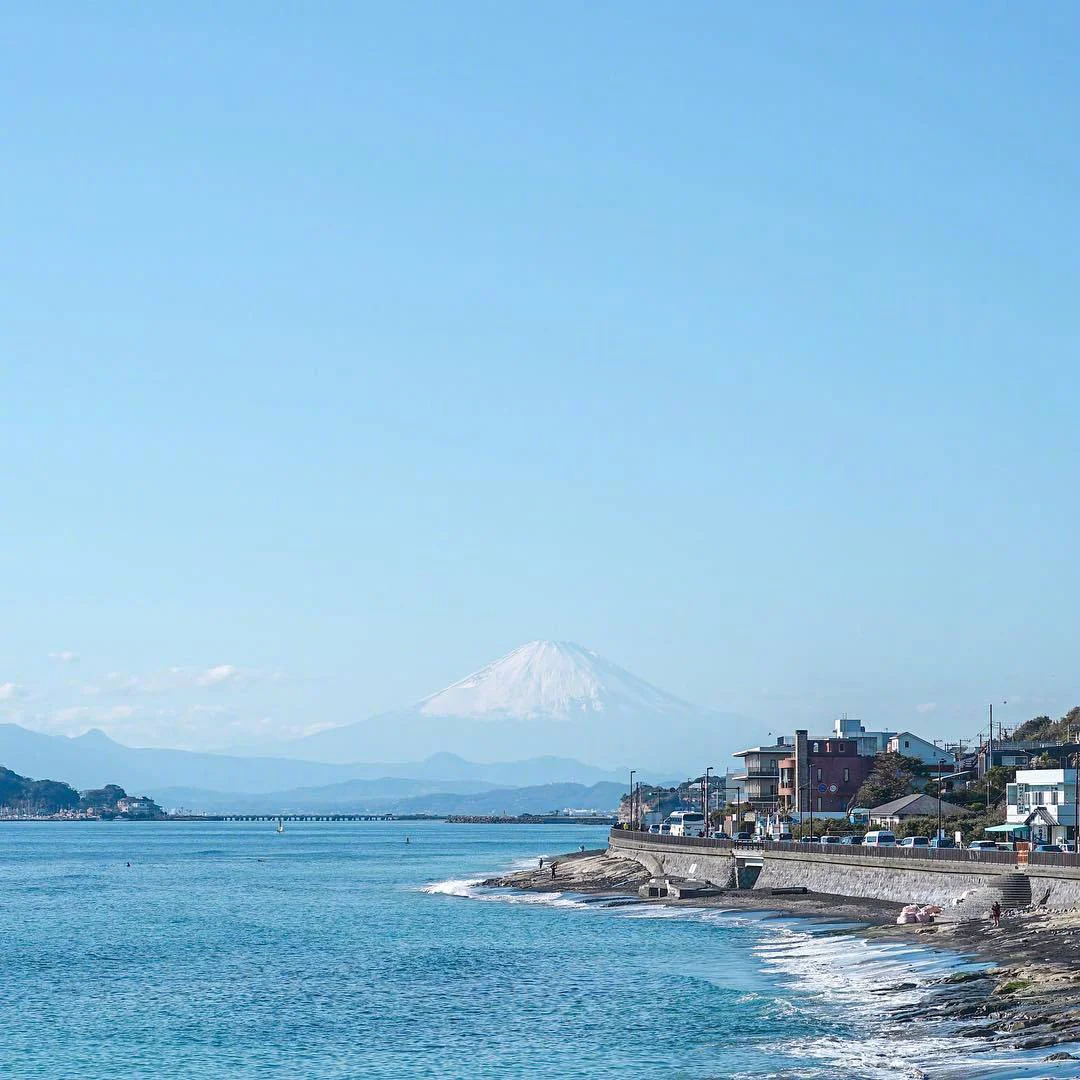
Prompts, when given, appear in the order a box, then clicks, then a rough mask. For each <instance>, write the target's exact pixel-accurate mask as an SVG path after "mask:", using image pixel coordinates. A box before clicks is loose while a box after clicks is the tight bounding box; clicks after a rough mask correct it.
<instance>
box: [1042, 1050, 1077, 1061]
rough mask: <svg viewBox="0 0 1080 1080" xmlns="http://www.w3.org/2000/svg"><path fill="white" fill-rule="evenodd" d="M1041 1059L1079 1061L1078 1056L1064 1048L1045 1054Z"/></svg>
mask: <svg viewBox="0 0 1080 1080" xmlns="http://www.w3.org/2000/svg"><path fill="white" fill-rule="evenodd" d="M1043 1061H1080V1058H1078V1057H1077V1056H1076V1055H1075V1054H1070V1053H1069V1052H1068V1051H1066V1050H1059V1051H1058V1052H1057V1053H1056V1054H1047V1056H1046V1057H1044V1058H1043Z"/></svg>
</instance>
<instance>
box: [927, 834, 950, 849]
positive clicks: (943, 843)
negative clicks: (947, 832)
mask: <svg viewBox="0 0 1080 1080" xmlns="http://www.w3.org/2000/svg"><path fill="white" fill-rule="evenodd" d="M930 846H931V847H935V848H954V847H956V841H955V840H953V839H952V837H949V836H931V837H930Z"/></svg>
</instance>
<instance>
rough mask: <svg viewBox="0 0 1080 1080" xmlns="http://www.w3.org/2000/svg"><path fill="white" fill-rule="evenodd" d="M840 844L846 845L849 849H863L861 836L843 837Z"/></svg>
mask: <svg viewBox="0 0 1080 1080" xmlns="http://www.w3.org/2000/svg"><path fill="white" fill-rule="evenodd" d="M840 843H841V844H846V845H847V846H848V847H862V837H861V836H841V837H840Z"/></svg>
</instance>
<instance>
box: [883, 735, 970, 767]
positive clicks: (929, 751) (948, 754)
mask: <svg viewBox="0 0 1080 1080" xmlns="http://www.w3.org/2000/svg"><path fill="white" fill-rule="evenodd" d="M885 748H886V750H888V751H889V753H890V754H903V755H904V757H911V758H918V759H919V760H920V761H921V762H922V763H923V764H924V765H941V766H944V765H947V766H948V767H949V769H950V770H951V769H952V767H953V766H954V765H955V763H956V755H955V754H953V752H952V751H951V750H946V749H945V747H943V746H935V745H934V744H933V743H932V742H927V741H926V740H925V739H920V738H919V736H918V735H913V734H912V733H911V732H910V731H900V732H898V733H897V734H896V735H893V736H892V738H891V739H889V741H888V743H887V744H886V747H885Z"/></svg>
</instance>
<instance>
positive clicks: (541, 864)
mask: <svg viewBox="0 0 1080 1080" xmlns="http://www.w3.org/2000/svg"><path fill="white" fill-rule="evenodd" d="M540 869H541V870H543V869H544V856H543V855H541V856H540Z"/></svg>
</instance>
